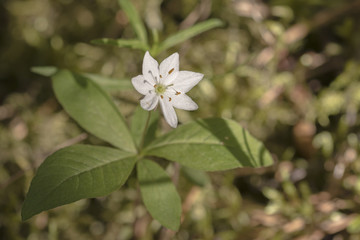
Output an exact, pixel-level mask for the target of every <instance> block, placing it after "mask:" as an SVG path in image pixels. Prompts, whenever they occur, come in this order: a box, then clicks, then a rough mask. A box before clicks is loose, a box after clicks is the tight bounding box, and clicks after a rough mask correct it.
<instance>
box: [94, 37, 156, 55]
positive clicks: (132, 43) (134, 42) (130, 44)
mask: <svg viewBox="0 0 360 240" xmlns="http://www.w3.org/2000/svg"><path fill="white" fill-rule="evenodd" d="M91 43H93V44H99V45H111V46H116V47H127V48H132V49H140V50H143V51H144V52H145V51H146V50H148V48H149V47H148V45H147V44H146V43H144V42H142V41H140V40H138V39H111V38H101V39H94V40H92V41H91Z"/></svg>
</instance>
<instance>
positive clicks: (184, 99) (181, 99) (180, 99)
mask: <svg viewBox="0 0 360 240" xmlns="http://www.w3.org/2000/svg"><path fill="white" fill-rule="evenodd" d="M171 103H172V105H173V106H174V107H175V108H178V109H183V110H187V111H193V110H196V109H198V105H197V104H196V103H195V102H194V101H193V100H192V99H191V98H190V97H189V96H188V95H186V94H185V93H183V94H179V95H175V94H174V95H173V96H171Z"/></svg>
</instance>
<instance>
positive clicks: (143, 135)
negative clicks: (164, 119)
mask: <svg viewBox="0 0 360 240" xmlns="http://www.w3.org/2000/svg"><path fill="white" fill-rule="evenodd" d="M150 118H151V111H149V114H148V117H147V119H146V123H145V127H144V131H143V133H142V136H141V142H140V146H139V151H141V150H142V148H143V146H144V141H145V135H146V132H147V130H148V127H149V122H150Z"/></svg>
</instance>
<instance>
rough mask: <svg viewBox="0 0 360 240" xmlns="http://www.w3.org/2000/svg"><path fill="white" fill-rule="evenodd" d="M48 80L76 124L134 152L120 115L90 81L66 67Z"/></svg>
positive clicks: (112, 103) (128, 132)
mask: <svg viewBox="0 0 360 240" xmlns="http://www.w3.org/2000/svg"><path fill="white" fill-rule="evenodd" d="M52 79H53V87H54V91H55V94H56V97H57V99H58V100H59V102H60V103H61V105H62V106H63V107H64V109H65V110H66V111H67V112H68V113H69V115H70V116H71V117H72V118H74V119H75V120H76V121H77V122H78V123H79V125H80V126H82V127H83V128H84V129H85V130H87V131H88V132H90V133H92V134H94V135H95V136H97V137H99V138H100V139H103V140H105V141H107V142H109V143H110V144H112V145H114V146H116V147H118V148H120V149H123V150H125V151H129V152H136V147H135V143H134V141H133V139H132V137H131V135H130V131H129V129H128V128H127V126H126V123H125V120H124V118H123V117H122V115H121V113H120V112H119V110H118V108H117V107H116V106H115V104H114V102H113V101H112V99H111V98H110V96H109V95H108V94H107V93H106V92H104V91H103V90H102V89H101V88H100V87H99V86H98V85H97V84H95V83H94V81H91V80H89V79H88V78H86V77H84V76H81V75H79V74H76V73H72V72H70V71H67V70H61V71H59V72H58V73H57V74H55V75H54V76H53V77H52Z"/></svg>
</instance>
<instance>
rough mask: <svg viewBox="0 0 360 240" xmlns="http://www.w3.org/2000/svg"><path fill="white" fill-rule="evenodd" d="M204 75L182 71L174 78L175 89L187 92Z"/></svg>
mask: <svg viewBox="0 0 360 240" xmlns="http://www.w3.org/2000/svg"><path fill="white" fill-rule="evenodd" d="M203 77H204V74H201V73H196V72H190V71H180V72H179V74H178V76H177V78H176V79H175V80H174V82H173V84H174V86H173V87H174V89H175V90H176V91H179V92H182V93H186V92H188V91H190V89H192V88H193V87H194V86H195V85H196V84H198V83H199V82H200V81H201V79H202V78H203Z"/></svg>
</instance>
